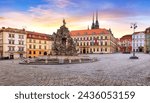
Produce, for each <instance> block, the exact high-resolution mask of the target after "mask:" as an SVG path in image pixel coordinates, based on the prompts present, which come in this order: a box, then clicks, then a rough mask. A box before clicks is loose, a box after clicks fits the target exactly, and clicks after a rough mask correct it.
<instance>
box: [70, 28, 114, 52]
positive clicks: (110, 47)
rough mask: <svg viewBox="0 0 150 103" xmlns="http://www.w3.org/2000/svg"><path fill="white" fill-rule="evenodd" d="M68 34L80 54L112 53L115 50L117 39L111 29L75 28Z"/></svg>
mask: <svg viewBox="0 0 150 103" xmlns="http://www.w3.org/2000/svg"><path fill="white" fill-rule="evenodd" d="M70 34H71V37H72V38H73V40H74V42H75V43H76V48H77V50H78V53H80V54H88V53H114V52H116V51H117V41H116V39H115V38H114V36H113V34H112V33H111V30H106V29H91V30H75V31H71V32H70Z"/></svg>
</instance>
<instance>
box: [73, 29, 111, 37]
mask: <svg viewBox="0 0 150 103" xmlns="http://www.w3.org/2000/svg"><path fill="white" fill-rule="evenodd" d="M92 34H94V35H99V34H110V31H109V30H106V29H91V30H74V31H71V32H70V35H71V36H82V35H92Z"/></svg>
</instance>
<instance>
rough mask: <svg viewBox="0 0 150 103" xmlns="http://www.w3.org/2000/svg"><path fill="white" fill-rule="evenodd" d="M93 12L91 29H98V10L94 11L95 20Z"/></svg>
mask: <svg viewBox="0 0 150 103" xmlns="http://www.w3.org/2000/svg"><path fill="white" fill-rule="evenodd" d="M94 19H95V17H94V13H93V23H92V26H91V29H99V22H98V11H97V12H96V21H95V20H94Z"/></svg>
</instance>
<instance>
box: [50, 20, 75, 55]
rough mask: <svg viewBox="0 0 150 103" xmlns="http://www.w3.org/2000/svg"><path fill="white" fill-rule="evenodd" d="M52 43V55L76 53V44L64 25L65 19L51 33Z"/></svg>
mask: <svg viewBox="0 0 150 103" xmlns="http://www.w3.org/2000/svg"><path fill="white" fill-rule="evenodd" d="M53 38H54V43H53V46H52V55H58V56H75V55H77V50H76V45H75V43H74V42H73V39H72V38H71V36H70V32H69V30H68V28H67V27H66V22H65V19H63V25H62V26H61V27H60V29H58V30H57V33H53Z"/></svg>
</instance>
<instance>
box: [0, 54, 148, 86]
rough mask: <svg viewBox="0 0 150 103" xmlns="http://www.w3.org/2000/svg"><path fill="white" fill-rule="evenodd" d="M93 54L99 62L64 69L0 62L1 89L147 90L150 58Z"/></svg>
mask: <svg viewBox="0 0 150 103" xmlns="http://www.w3.org/2000/svg"><path fill="white" fill-rule="evenodd" d="M131 55H132V54H93V55H89V56H91V57H97V58H98V59H99V61H97V62H93V63H84V64H68V65H20V64H19V60H3V61H2V60H1V61H0V85H2V86H150V55H149V54H137V56H138V57H139V58H140V59H139V60H130V59H129V57H130V56H131Z"/></svg>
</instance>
